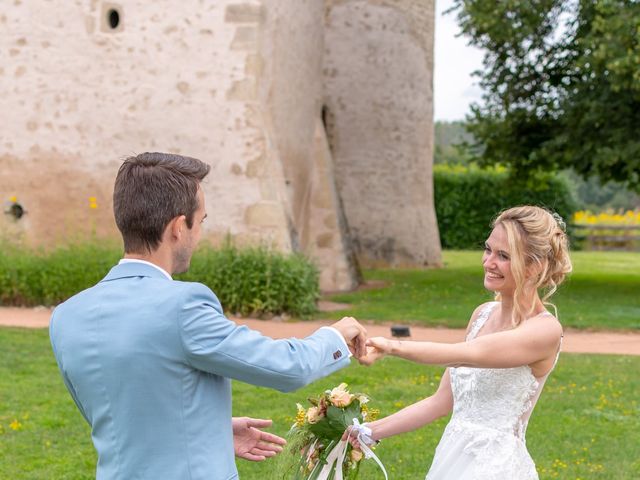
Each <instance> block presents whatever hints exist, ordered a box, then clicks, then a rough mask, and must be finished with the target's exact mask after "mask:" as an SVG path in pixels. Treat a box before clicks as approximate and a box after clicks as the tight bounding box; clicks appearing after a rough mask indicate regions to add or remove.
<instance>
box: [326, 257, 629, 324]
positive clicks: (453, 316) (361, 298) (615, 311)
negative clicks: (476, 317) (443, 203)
mask: <svg viewBox="0 0 640 480" xmlns="http://www.w3.org/2000/svg"><path fill="white" fill-rule="evenodd" d="M480 257H481V253H480V252H474V251H451V250H450V251H445V252H443V259H444V263H445V268H442V269H422V270H370V271H365V278H366V280H367V281H377V282H384V284H385V285H386V286H385V287H384V288H378V289H372V290H360V291H356V292H350V293H343V294H338V295H332V296H331V297H329V299H330V300H332V301H335V302H344V303H348V304H350V305H351V307H350V308H348V309H346V310H340V311H337V312H330V313H329V312H322V313H320V314H319V315H318V316H319V317H322V318H341V317H342V316H345V315H349V316H354V317H356V318H360V319H364V320H373V321H378V322H384V321H392V320H393V321H401V322H406V323H412V324H422V325H443V326H448V327H465V326H466V325H467V322H468V320H469V316H470V315H471V312H472V311H473V309H474V308H475V307H476V306H477V305H478V304H480V303H482V302H485V301H488V300H491V299H492V295H491V293H490V292H487V291H486V290H484V288H483V287H482V276H483V273H482V268H481V266H480ZM572 259H573V264H574V272H573V273H572V274H571V276H570V277H569V278H568V280H567V281H566V282H565V283H564V284H563V285H561V286H560V288H559V290H558V292H556V294H555V295H554V296H553V299H552V301H553V303H554V304H555V305H556V306H557V307H558V312H559V315H560V321H561V322H562V323H563V324H564V325H565V326H566V327H573V328H580V329H596V330H598V329H611V330H616V329H640V295H638V292H640V253H629V252H574V253H573V254H572Z"/></svg>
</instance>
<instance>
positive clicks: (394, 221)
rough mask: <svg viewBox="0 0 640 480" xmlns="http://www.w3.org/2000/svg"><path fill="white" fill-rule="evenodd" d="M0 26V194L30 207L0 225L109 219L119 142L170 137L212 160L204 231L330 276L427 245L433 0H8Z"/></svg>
mask: <svg viewBox="0 0 640 480" xmlns="http://www.w3.org/2000/svg"><path fill="white" fill-rule="evenodd" d="M347 23H349V25H347ZM0 29H1V30H2V33H1V34H0V46H1V47H2V48H0V118H1V120H2V128H1V129H0V202H3V204H4V207H5V210H8V208H9V207H10V206H11V205H13V204H15V203H18V204H20V205H21V206H22V207H23V208H24V210H25V211H26V213H25V214H24V216H22V217H21V218H20V219H15V218H14V217H13V216H11V215H9V214H4V215H0V230H1V231H0V235H2V236H8V237H10V238H12V239H18V240H20V241H23V242H25V243H27V244H31V245H51V244H53V243H56V242H64V241H69V240H71V239H77V238H84V236H87V235H96V236H98V237H117V231H116V230H115V225H114V222H113V212H112V209H111V194H112V186H113V180H114V178H115V174H116V172H117V169H118V166H119V164H120V163H121V160H122V159H123V158H124V157H126V156H129V155H132V154H135V153H140V152H144V151H166V152H174V153H181V154H185V155H189V156H194V157H197V158H200V159H202V160H204V161H206V162H208V163H209V164H211V166H212V170H211V173H210V175H209V177H208V179H207V180H205V182H204V184H203V189H204V191H205V196H206V201H207V211H208V214H209V216H208V220H207V222H206V225H205V229H204V232H205V235H206V236H207V238H208V239H209V240H210V241H211V242H213V243H218V242H220V241H221V240H222V239H223V238H224V237H226V236H227V235H231V236H232V237H233V238H234V239H235V241H236V242H237V243H239V244H249V243H251V244H255V243H257V242H262V243H266V244H268V245H271V246H273V247H275V248H278V249H281V250H284V251H294V250H295V251H298V250H300V251H304V252H306V253H307V254H309V255H310V256H311V257H312V258H313V259H314V260H315V261H316V262H317V264H318V265H319V267H320V270H321V286H322V288H323V289H325V290H345V289H350V288H353V287H355V286H356V285H357V283H358V280H359V277H358V262H361V263H363V264H365V265H369V264H376V263H381V262H382V263H385V262H386V264H389V265H413V266H417V265H425V264H438V263H439V262H440V256H439V255H440V250H439V242H438V233H437V226H436V223H435V216H434V209H433V195H432V186H431V156H432V153H431V152H432V141H433V134H432V130H433V125H432V86H431V83H432V81H431V78H432V77H431V76H432V65H433V57H432V50H433V3H432V1H427V2H424V1H419V0H415V1H408V0H407V1H404V2H402V1H396V2H382V1H373V0H370V1H361V2H356V1H354V2H348V1H346V2H338V1H330V2H327V3H326V4H325V2H324V1H323V0H263V1H258V0H256V1H246V2H238V1H230V0H219V1H212V0H182V1H180V2H175V3H174V2H148V1H144V0H127V1H124V0H122V1H120V2H103V1H100V0H68V1H62V0H49V1H43V2H28V1H26V0H15V1H13V2H11V4H7V5H3V7H2V8H1V9H0ZM385 77H386V78H387V80H388V82H387V83H386V84H385V81H384V79H385ZM323 113H324V114H323Z"/></svg>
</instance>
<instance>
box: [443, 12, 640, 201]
mask: <svg viewBox="0 0 640 480" xmlns="http://www.w3.org/2000/svg"><path fill="white" fill-rule="evenodd" d="M452 10H454V11H457V12H458V21H459V23H460V26H461V28H462V32H463V34H464V35H466V36H467V37H468V38H469V41H470V43H471V44H473V45H475V46H478V47H480V48H482V49H484V50H485V51H486V53H485V57H484V71H481V72H476V75H478V76H479V77H480V85H481V86H482V87H483V89H484V91H485V93H484V96H483V104H482V105H478V104H475V105H473V106H472V114H471V115H470V116H469V117H468V119H467V120H468V121H469V126H468V128H469V131H470V132H471V133H472V134H473V136H474V137H475V139H476V140H477V143H476V144H475V145H474V146H473V147H474V148H473V149H472V151H473V152H474V155H475V157H476V158H477V160H478V161H479V163H480V164H485V165H487V164H495V163H499V164H504V165H510V166H511V167H512V170H513V172H514V175H515V176H516V177H523V176H530V175H531V174H534V173H535V172H536V171H545V170H556V169H562V168H568V167H572V168H573V169H574V170H575V171H576V172H578V173H580V174H581V175H582V176H583V177H585V178H587V177H590V176H593V175H598V176H599V177H600V178H601V179H602V180H603V181H608V180H615V181H619V182H623V183H626V184H627V185H628V186H629V187H631V188H633V189H635V190H637V191H638V190H640V134H639V132H640V2H638V1H637V0H635V1H634V0H536V1H526V2H525V1H518V0H505V1H500V2H487V1H485V0H456V1H455V4H454V7H453V8H452Z"/></svg>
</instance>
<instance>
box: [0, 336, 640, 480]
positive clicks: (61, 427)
mask: <svg viewBox="0 0 640 480" xmlns="http://www.w3.org/2000/svg"><path fill="white" fill-rule="evenodd" d="M0 351H2V362H0V478H2V479H5V478H7V479H9V478H15V479H21V480H22V479H24V480H28V479H90V478H94V468H95V460H96V457H95V454H94V451H93V447H92V445H91V441H90V433H89V428H88V427H87V426H86V425H85V423H84V420H83V419H82V417H81V416H80V414H79V413H78V411H77V410H76V408H75V405H74V404H73V402H72V400H71V397H70V396H69V395H68V394H67V392H66V390H65V389H64V385H63V383H62V380H61V379H60V377H59V374H58V371H57V367H56V365H55V361H54V359H53V355H52V353H51V349H50V347H49V342H48V337H47V332H46V330H23V329H11V328H0ZM560 358H561V359H560V362H559V364H558V367H557V370H556V371H555V372H554V374H553V375H552V376H551V378H550V379H549V381H548V383H547V387H546V389H545V392H544V393H543V396H542V398H541V400H540V403H539V404H538V407H537V409H536V411H535V412H534V415H533V417H532V420H531V423H530V426H529V431H528V435H527V438H528V446H529V450H530V452H531V454H532V456H533V458H534V460H535V461H536V464H537V466H538V470H539V472H540V477H541V479H546V478H562V479H574V480H575V479H596V480H599V479H620V480H622V479H625V480H626V479H632V478H640V460H639V459H638V455H637V446H638V445H639V444H640V404H639V402H638V396H639V394H640V377H639V376H638V375H637V372H638V371H640V357H625V356H604V355H603V356H598V355H570V354H563V355H562V356H561V357H560ZM354 363H355V362H354ZM441 373H442V369H441V368H437V367H426V366H420V365H415V364H411V363H407V362H405V361H402V360H398V359H392V358H389V359H385V360H383V361H382V362H380V363H379V364H376V365H374V366H373V367H371V368H368V369H367V368H364V367H360V366H358V365H355V364H354V365H352V366H350V367H349V368H347V369H345V370H342V371H340V372H337V373H335V374H334V375H332V376H331V377H329V378H327V379H324V380H321V381H318V382H316V383H315V384H314V385H312V386H310V387H307V388H305V389H303V390H300V391H298V392H294V393H290V394H286V395H285V394H281V393H278V392H275V391H270V390H267V389H263V388H257V387H252V386H248V385H244V384H240V383H238V382H235V385H234V413H235V414H236V415H251V416H257V417H269V418H273V420H274V423H275V427H274V431H275V432H276V433H279V434H284V433H285V432H286V431H287V430H288V428H289V426H290V425H291V423H292V421H293V415H294V414H295V403H296V402H302V403H304V401H305V399H306V398H307V397H308V396H310V395H315V394H317V393H319V392H321V391H322V390H324V389H326V388H329V387H332V386H335V385H337V384H338V383H340V382H342V381H346V382H348V383H349V384H350V388H351V389H352V391H361V392H366V393H369V394H370V395H371V396H372V397H373V400H372V406H373V407H377V408H380V409H381V411H382V414H383V415H385V414H389V413H391V412H393V411H395V410H397V409H398V408H401V407H402V406H405V405H407V404H409V403H411V402H414V401H416V400H417V399H419V398H421V397H423V396H426V395H429V394H430V393H431V392H433V391H434V389H435V388H436V386H437V383H438V381H439V378H440V377H439V375H440V374H441ZM445 423H446V422H445V421H444V420H443V421H439V422H438V423H436V424H434V425H431V426H428V427H426V428H423V429H421V430H420V431H417V432H414V433H412V434H407V435H403V436H399V437H395V438H391V439H387V440H385V441H384V442H383V443H382V444H381V445H380V447H379V448H378V450H377V453H378V455H379V457H380V458H381V459H382V461H383V462H384V464H385V465H386V467H387V470H388V472H389V473H390V475H391V478H392V479H421V478H424V475H425V472H426V470H427V468H428V465H429V464H430V462H431V459H432V455H433V451H434V448H435V446H436V444H437V442H438V439H439V437H440V435H441V433H442V430H443V428H444V426H445ZM239 467H240V472H241V478H242V479H243V480H251V479H256V480H258V479H259V480H266V479H270V478H271V477H270V475H269V463H268V462H267V463H264V464H252V463H249V462H245V461H241V462H239ZM361 478H363V479H364V480H367V479H376V478H382V477H381V476H380V474H379V473H378V472H377V471H376V469H375V467H374V466H373V464H372V463H371V462H367V463H366V464H365V466H364V469H363V471H362V476H361Z"/></svg>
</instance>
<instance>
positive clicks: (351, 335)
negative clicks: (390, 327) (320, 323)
mask: <svg viewBox="0 0 640 480" xmlns="http://www.w3.org/2000/svg"><path fill="white" fill-rule="evenodd" d="M331 326H332V327H333V328H335V329H336V330H338V331H339V332H340V334H342V336H343V337H344V339H345V341H346V342H347V345H348V346H349V350H350V351H351V353H352V354H353V355H355V357H356V358H360V357H362V356H363V355H366V353H367V347H366V343H367V331H366V330H365V328H364V327H363V326H362V325H360V324H359V323H358V321H357V320H356V319H355V318H353V317H344V318H343V319H342V320H340V321H339V322H336V323H334V324H333V325H331Z"/></svg>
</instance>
